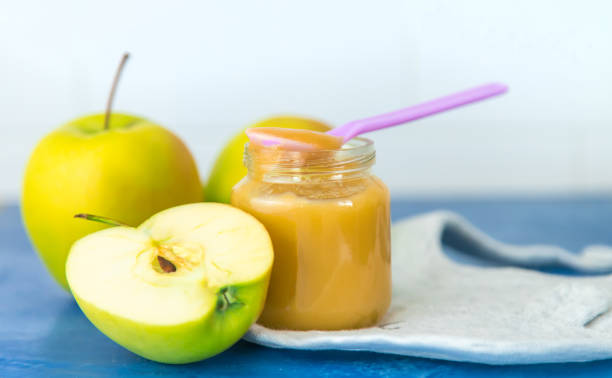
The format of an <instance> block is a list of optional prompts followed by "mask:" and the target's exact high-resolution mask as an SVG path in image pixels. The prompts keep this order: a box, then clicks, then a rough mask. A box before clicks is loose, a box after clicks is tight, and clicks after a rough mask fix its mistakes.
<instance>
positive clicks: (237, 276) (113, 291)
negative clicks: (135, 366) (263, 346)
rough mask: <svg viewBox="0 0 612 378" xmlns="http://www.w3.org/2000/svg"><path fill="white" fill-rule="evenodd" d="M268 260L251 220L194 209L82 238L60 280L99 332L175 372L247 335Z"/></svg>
mask: <svg viewBox="0 0 612 378" xmlns="http://www.w3.org/2000/svg"><path fill="white" fill-rule="evenodd" d="M84 217H86V218H87V217H89V218H88V219H96V218H97V219H99V217H91V216H84ZM77 221H79V220H77ZM81 222H83V221H81ZM83 223H87V222H83ZM273 256H274V254H273V251H272V242H271V241H270V236H269V235H268V232H267V231H266V229H265V228H264V226H263V225H262V224H261V223H260V222H259V221H257V220H256V219H255V218H254V217H252V216H251V215H249V214H247V213H245V212H243V211H242V210H239V209H237V208H234V207H231V206H229V205H225V204H218V203H197V204H190V205H183V206H177V207H174V208H172V209H168V210H165V211H162V212H161V213H158V214H156V215H154V216H153V217H151V218H150V219H148V220H147V221H146V222H144V223H143V224H141V225H140V226H139V227H138V228H132V227H127V226H119V227H114V228H110V229H106V230H102V231H99V232H96V233H93V234H90V235H88V236H85V237H84V238H82V239H80V240H79V241H77V242H76V243H75V244H74V245H73V246H72V249H71V250H70V254H69V256H68V261H67V262H66V275H67V277H68V283H69V284H70V289H71V290H72V294H73V295H74V297H75V299H76V300H77V303H78V304H79V306H80V307H81V309H82V310H83V312H84V313H85V315H86V316H87V318H88V319H89V320H90V321H91V322H92V323H93V324H94V325H95V326H96V327H97V328H98V329H99V330H100V331H101V332H102V333H104V334H105V335H106V336H108V337H109V338H111V339H112V340H114V341H115V342H117V343H118V344H120V345H122V346H123V347H125V348H127V349H128V350H130V351H132V352H134V353H136V354H138V355H140V356H142V357H145V358H148V359H151V360H154V361H158V362H164V363H171V364H179V363H188V362H194V361H199V360H202V359H204V358H208V357H211V356H213V355H215V354H217V353H220V352H222V351H224V350H225V349H227V348H229V347H230V346H231V345H232V344H234V343H235V342H236V341H238V340H239V339H240V338H241V337H242V336H243V335H244V333H246V331H247V330H248V329H249V327H250V326H251V325H252V324H253V323H254V322H255V321H256V320H257V318H258V317H259V314H260V313H261V311H262V309H263V306H264V302H265V298H266V292H267V288H268V283H269V280H270V272H271V269H272V262H273Z"/></svg>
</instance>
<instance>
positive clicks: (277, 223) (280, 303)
mask: <svg viewBox="0 0 612 378" xmlns="http://www.w3.org/2000/svg"><path fill="white" fill-rule="evenodd" d="M374 160H375V150H374V144H373V142H372V141H370V140H368V139H364V138H355V139H353V140H352V141H350V142H349V143H347V144H345V145H344V146H343V147H342V148H341V149H339V150H315V151H292V150H283V149H277V148H274V147H265V146H261V145H249V144H247V145H246V147H245V157H244V163H245V165H246V167H247V169H248V174H247V176H246V177H245V178H244V179H243V180H242V181H241V182H239V183H238V184H237V185H236V186H235V187H234V189H233V192H232V197H231V203H232V204H233V205H234V206H237V207H239V208H241V209H243V210H244V211H246V212H248V213H250V214H252V215H253V216H255V217H256V218H257V219H259V221H261V222H262V223H263V224H264V226H265V227H266V228H267V230H268V232H269V233H270V236H271V238H272V243H273V245H274V266H273V268H272V277H271V281H270V287H269V290H268V296H267V300H266V304H265V307H264V310H263V313H262V314H261V317H260V318H259V321H258V322H259V323H260V324H262V325H264V326H266V327H270V328H277V329H292V330H339V329H353V328H361V327H367V326H371V325H374V324H376V323H377V322H378V321H379V320H380V319H381V318H382V317H383V315H384V314H385V312H386V311H387V308H388V307H389V303H390V301H391V251H390V214H389V191H388V190H387V187H386V186H385V184H384V183H383V182H382V181H381V180H380V179H379V178H377V177H375V176H374V175H372V174H371V172H370V168H371V167H372V165H373V164H374Z"/></svg>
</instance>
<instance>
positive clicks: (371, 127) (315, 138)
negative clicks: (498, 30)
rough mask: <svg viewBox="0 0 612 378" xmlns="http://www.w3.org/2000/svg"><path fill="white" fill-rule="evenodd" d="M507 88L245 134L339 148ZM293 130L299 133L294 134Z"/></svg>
mask: <svg viewBox="0 0 612 378" xmlns="http://www.w3.org/2000/svg"><path fill="white" fill-rule="evenodd" d="M507 90H508V87H507V86H506V85H504V84H499V83H491V84H485V85H481V86H479V87H475V88H471V89H468V90H465V91H461V92H458V93H454V94H451V95H448V96H445V97H440V98H438V99H435V100H431V101H427V102H424V103H421V104H418V105H413V106H410V107H408V108H404V109H400V110H396V111H394V112H390V113H385V114H381V115H377V116H374V117H369V118H364V119H360V120H357V121H352V122H349V123H347V124H344V125H342V126H340V127H336V128H335V129H333V130H330V131H328V132H327V133H319V132H316V131H301V130H300V131H299V132H297V130H291V131H289V130H287V129H284V130H283V129H278V128H275V127H260V128H251V129H247V130H246V134H247V136H248V137H249V139H250V140H251V141H253V142H255V143H259V144H262V145H265V146H270V145H280V146H281V147H283V148H288V149H298V150H312V149H316V148H318V146H320V145H324V146H329V145H333V144H334V140H335V141H337V144H338V147H339V146H341V145H342V144H344V143H346V142H347V141H349V140H351V139H352V138H354V137H356V136H358V135H361V134H365V133H368V132H370V131H375V130H380V129H384V128H387V127H392V126H397V125H401V124H403V123H407V122H410V121H414V120H417V119H420V118H424V117H428V116H430V115H434V114H437V113H441V112H444V111H447V110H451V109H454V108H457V107H460V106H463V105H468V104H471V103H473V102H477V101H481V100H485V99H487V98H489V97H493V96H497V95H500V94H503V93H505V92H506V91H507ZM293 131H296V132H297V133H294V134H292V132H293ZM301 136H308V138H302V137H301ZM330 137H332V138H330ZM334 137H335V138H334Z"/></svg>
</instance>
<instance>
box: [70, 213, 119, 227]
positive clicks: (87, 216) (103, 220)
mask: <svg viewBox="0 0 612 378" xmlns="http://www.w3.org/2000/svg"><path fill="white" fill-rule="evenodd" d="M74 217H75V218H82V219H86V220H90V221H94V222H100V223H104V224H108V225H111V226H126V227H129V226H128V225H127V224H125V223H122V222H119V221H116V220H114V219H111V218H106V217H101V216H99V215H93V214H85V213H80V214H76V215H75V216H74Z"/></svg>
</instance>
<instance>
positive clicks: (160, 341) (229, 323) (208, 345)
mask: <svg viewBox="0 0 612 378" xmlns="http://www.w3.org/2000/svg"><path fill="white" fill-rule="evenodd" d="M269 280H270V272H268V273H267V274H266V275H265V276H264V277H262V278H261V279H259V280H257V281H253V282H251V283H242V284H240V285H236V286H231V288H232V289H234V290H235V291H234V296H235V297H236V298H237V299H238V300H239V301H240V302H241V303H243V305H241V306H235V307H234V306H230V307H229V308H227V309H226V310H220V309H213V310H212V311H210V312H209V313H208V314H206V315H205V316H203V317H202V318H201V319H199V320H197V321H193V322H190V323H186V324H180V325H175V326H159V325H147V324H141V323H137V322H134V321H132V320H130V319H126V318H123V317H119V316H117V315H113V314H109V313H108V312H106V311H104V310H101V309H99V308H97V307H96V306H94V305H93V304H90V303H87V302H86V301H84V300H82V299H81V298H79V297H78V296H76V295H75V299H76V301H77V303H78V304H79V307H80V308H81V310H82V311H83V313H85V315H86V316H87V318H88V319H89V321H91V322H92V323H93V324H94V325H95V326H96V328H97V329H98V330H100V331H101V332H102V333H104V334H105V335H106V336H108V337H109V338H110V339H111V340H113V341H115V342H116V343H117V344H119V345H122V346H123V347H124V348H126V349H128V350H129V351H131V352H133V353H136V354H137V355H139V356H141V357H144V358H147V359H149V360H153V361H156V362H161V363H166V364H186V363H190V362H197V361H201V360H203V359H206V358H209V357H212V356H214V355H216V354H219V353H221V352H223V351H224V350H226V349H228V348H229V347H231V346H232V345H234V344H235V343H236V342H237V341H238V340H240V338H241V337H242V336H243V335H244V334H245V333H246V332H247V331H248V329H249V327H250V326H251V325H252V324H253V323H255V321H256V320H257V318H258V317H259V315H260V314H261V311H262V310H263V306H264V303H265V300H266V294H267V290H268V283H269Z"/></svg>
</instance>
